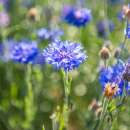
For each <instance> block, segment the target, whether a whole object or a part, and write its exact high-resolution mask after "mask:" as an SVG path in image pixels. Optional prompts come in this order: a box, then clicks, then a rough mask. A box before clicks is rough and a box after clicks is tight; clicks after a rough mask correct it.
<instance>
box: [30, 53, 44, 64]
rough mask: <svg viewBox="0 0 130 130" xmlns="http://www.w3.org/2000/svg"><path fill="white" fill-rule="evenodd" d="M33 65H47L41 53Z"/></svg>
mask: <svg viewBox="0 0 130 130" xmlns="http://www.w3.org/2000/svg"><path fill="white" fill-rule="evenodd" d="M32 64H39V65H43V64H45V57H44V56H43V54H42V52H41V51H39V52H38V54H37V55H36V57H35V58H34V60H33V62H32Z"/></svg>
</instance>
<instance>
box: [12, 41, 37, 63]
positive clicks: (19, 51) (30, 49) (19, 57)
mask: <svg viewBox="0 0 130 130" xmlns="http://www.w3.org/2000/svg"><path fill="white" fill-rule="evenodd" d="M38 51H39V50H38V48H37V43H36V42H35V41H28V40H22V41H20V42H18V43H17V44H14V45H13V46H12V48H11V59H12V60H13V61H16V62H19V63H32V62H33V60H34V59H35V57H36V56H37V54H38Z"/></svg>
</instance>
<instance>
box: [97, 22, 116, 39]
mask: <svg viewBox="0 0 130 130" xmlns="http://www.w3.org/2000/svg"><path fill="white" fill-rule="evenodd" d="M96 28H97V33H98V35H99V36H100V37H103V38H106V37H107V35H108V34H107V33H108V32H107V29H109V31H110V32H112V31H113V30H114V29H115V25H114V23H113V22H112V21H110V20H106V21H105V20H102V21H99V22H98V23H97V25H96Z"/></svg>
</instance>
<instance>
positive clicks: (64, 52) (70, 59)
mask: <svg viewBox="0 0 130 130" xmlns="http://www.w3.org/2000/svg"><path fill="white" fill-rule="evenodd" d="M43 55H44V57H45V59H46V62H47V63H49V64H51V65H53V67H54V68H56V69H64V71H70V70H73V69H75V68H78V67H79V65H80V64H81V63H83V62H85V60H86V58H87V56H86V55H85V51H84V50H83V47H82V46H81V44H78V43H73V42H70V41H59V40H55V41H54V42H52V43H51V44H49V46H48V47H47V48H46V49H44V51H43Z"/></svg>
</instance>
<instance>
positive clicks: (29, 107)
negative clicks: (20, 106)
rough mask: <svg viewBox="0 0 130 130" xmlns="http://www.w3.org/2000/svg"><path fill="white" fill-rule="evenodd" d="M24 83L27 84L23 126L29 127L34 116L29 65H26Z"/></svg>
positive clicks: (30, 67) (30, 68)
mask: <svg viewBox="0 0 130 130" xmlns="http://www.w3.org/2000/svg"><path fill="white" fill-rule="evenodd" d="M26 83H27V95H26V96H25V115H26V121H25V122H26V125H25V126H26V127H29V126H30V125H31V122H32V120H33V118H34V114H35V106H34V97H33V88H32V66H31V65H30V64H28V65H27V71H26Z"/></svg>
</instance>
